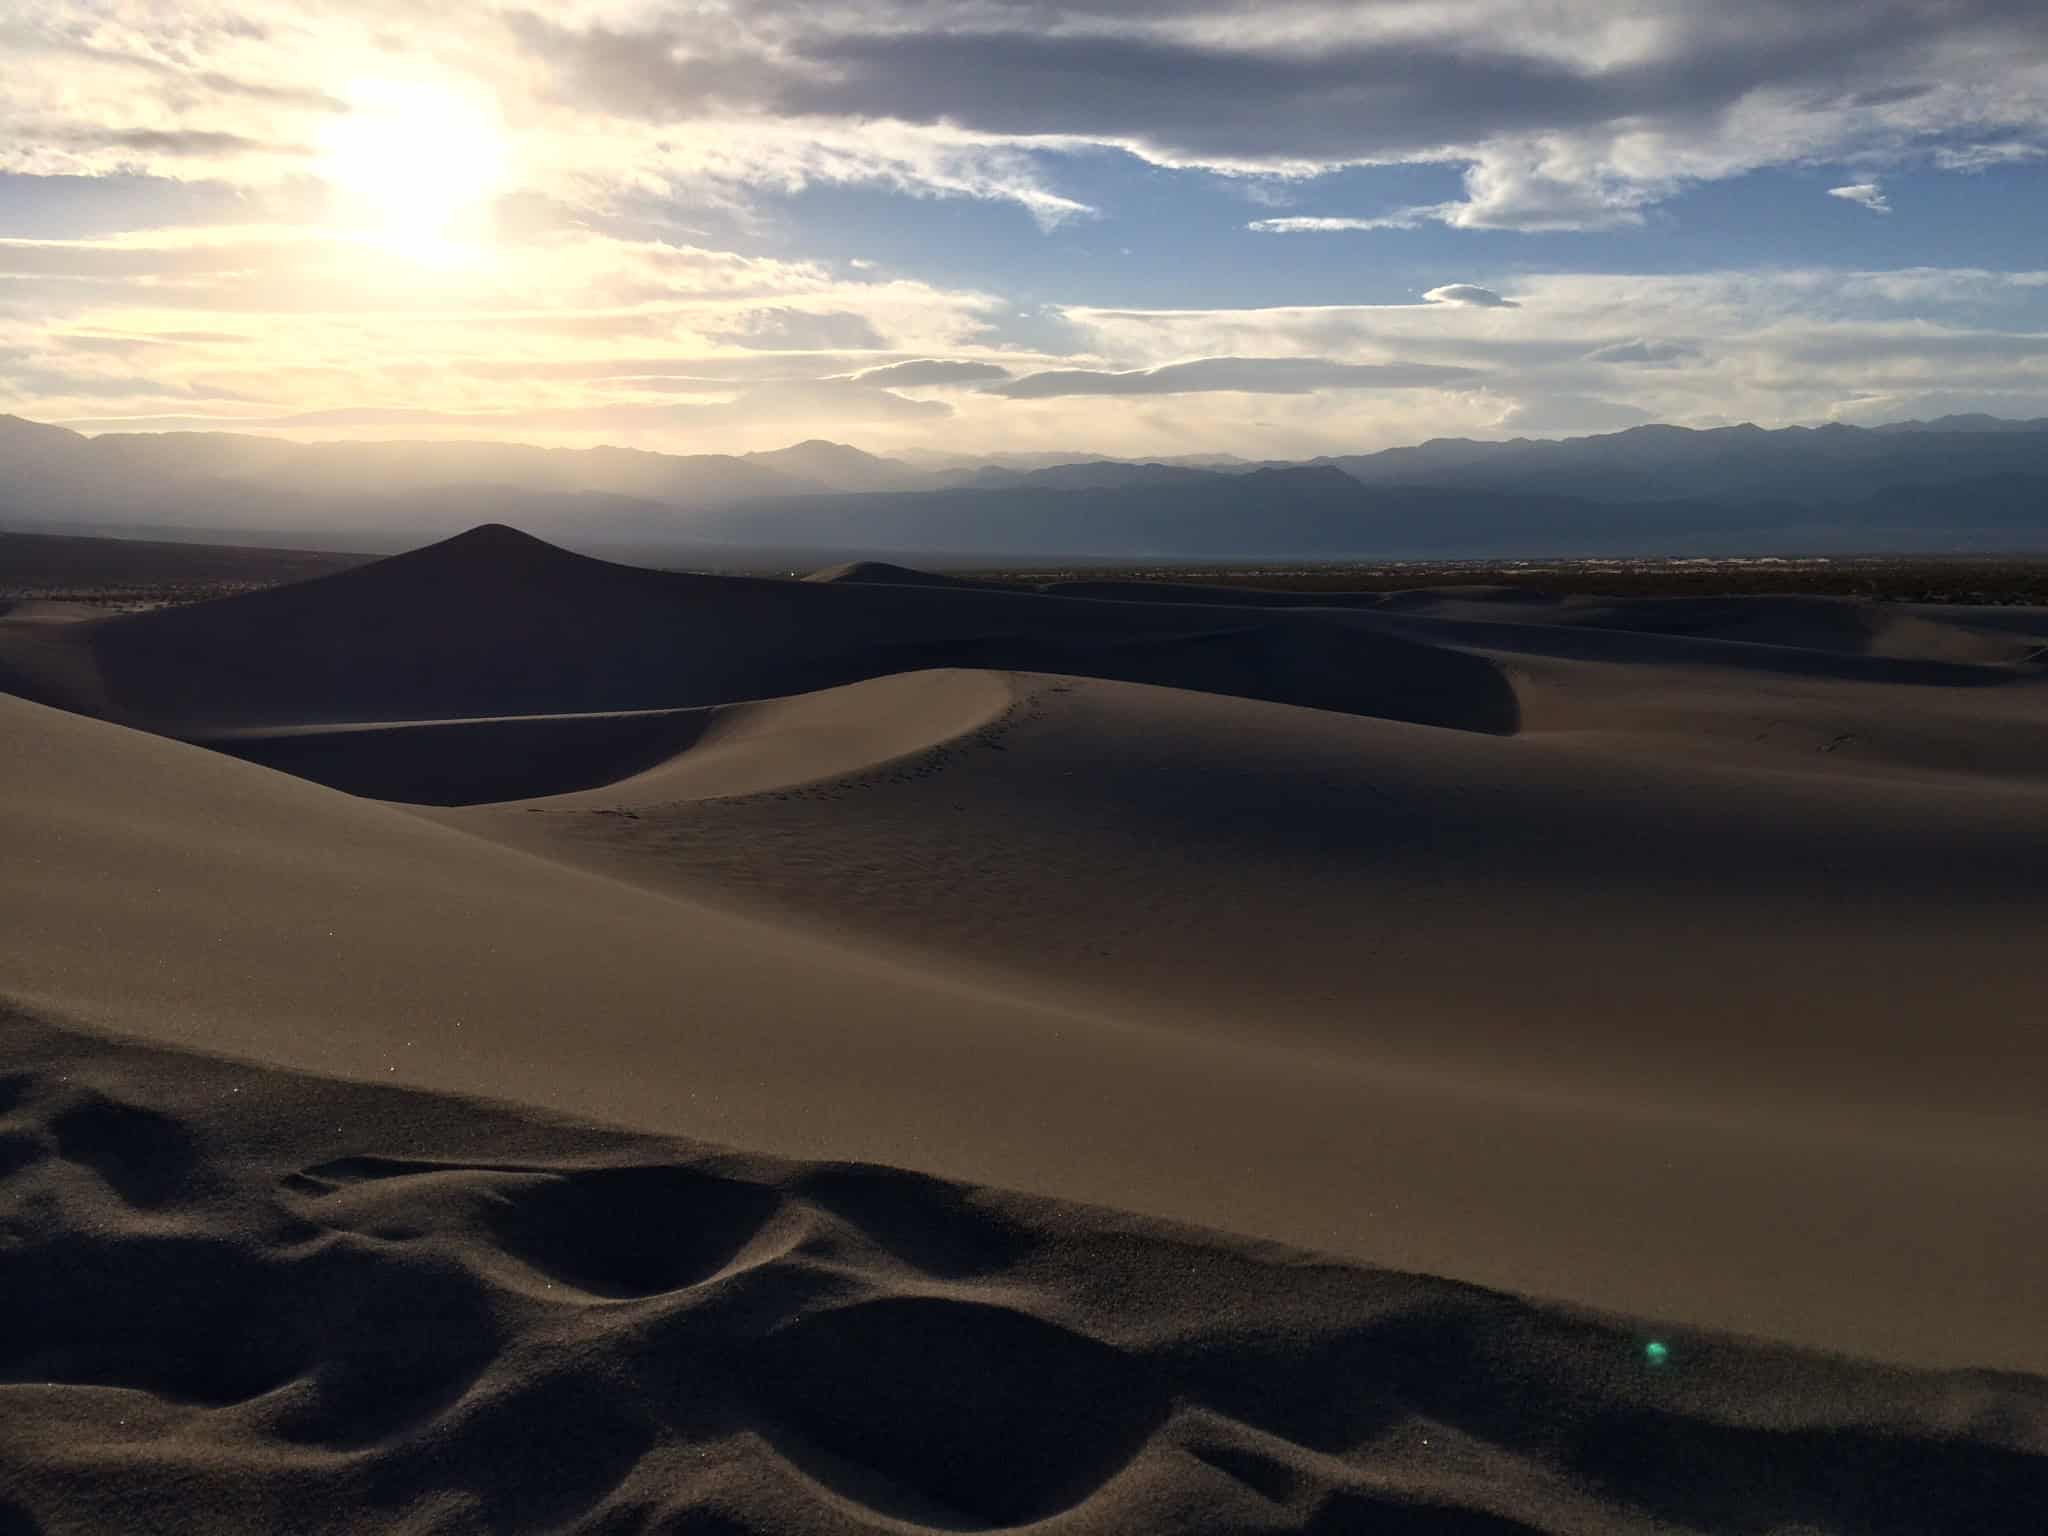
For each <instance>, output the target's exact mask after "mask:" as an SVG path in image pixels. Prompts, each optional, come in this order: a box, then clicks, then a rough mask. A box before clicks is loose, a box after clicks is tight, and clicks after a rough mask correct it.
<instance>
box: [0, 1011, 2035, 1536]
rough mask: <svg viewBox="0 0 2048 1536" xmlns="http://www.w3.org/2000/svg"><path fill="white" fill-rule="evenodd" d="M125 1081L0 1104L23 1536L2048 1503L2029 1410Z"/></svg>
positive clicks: (952, 1195)
mask: <svg viewBox="0 0 2048 1536" xmlns="http://www.w3.org/2000/svg"><path fill="white" fill-rule="evenodd" d="M95 1049H96V1050H97V1051H98V1052H99V1053H100V1055H99V1056H98V1057H95V1058H92V1059H89V1060H87V1061H86V1062H85V1064H84V1068H83V1070H78V1069H77V1064H76V1063H72V1064H70V1065H68V1066H67V1067H66V1069H65V1070H62V1071H59V1070H54V1069H50V1068H45V1069H40V1070H31V1071H28V1072H24V1073H18V1074H16V1075H14V1076H12V1077H10V1078H8V1079H6V1080H5V1081H4V1082H0V1146H4V1147H5V1148H6V1149H7V1150H6V1154H5V1156H4V1158H0V1275H4V1277H5V1285H6V1290H7V1305H6V1306H5V1307H4V1308H0V1531H22V1532H29V1531H37V1530H42V1529H51V1530H64V1531H67V1532H71V1531H99V1530H106V1531H114V1530H122V1529H132V1528H134V1527H133V1523H132V1522H133V1518H134V1516H135V1512H136V1511H138V1510H149V1511H151V1512H152V1514H151V1520H150V1524H151V1526H152V1528H154V1529H157V1530H162V1531H166V1532H185V1531H192V1532H197V1531H201V1530H205V1531H209V1532H233V1531H244V1530H247V1531H256V1530H282V1529H289V1530H294V1531H308V1532H314V1531H344V1530H371V1529H374V1530H387V1529H389V1530H407V1531H422V1532H424V1531H453V1532H482V1531H534V1532H538V1531H576V1532H592V1533H595V1532H606V1533H613V1532H627V1531H674V1532H680V1531H729V1532H741V1531H748V1532H752V1531H759V1532H768V1531H819V1532H864V1531H873V1532H879V1531H891V1532H897V1533H901V1532H904V1531H906V1530H912V1529H918V1528H924V1529H934V1530H954V1531H967V1530H994V1529H1006V1528H1010V1527H1015V1526H1023V1525H1030V1526H1032V1528H1033V1529H1035V1530H1040V1531H1044V1532H1061V1533H1080V1532H1091V1531H1103V1532H1107V1531H1118V1532H1122V1531H1146V1530H1172V1531H1196V1530H1200V1531H1217V1532H1280V1531H1317V1532H1340V1531H1343V1532H1349V1531H1371V1532H1393V1533H1398V1536H1408V1533H1413V1536H1425V1533H1426V1536H1534V1533H1557V1536H1563V1533H1567V1532H1590V1531H1601V1532H1608V1531H1614V1532H1644V1533H1647V1532H1651V1531H1666V1530H1673V1529H1682V1530H1686V1531H1702V1532H1723V1531H1725V1532H1731V1533H1732V1532H1744V1533H1750V1532H1763V1531H1792V1530H1797V1531H1800V1532H1802V1533H1805V1532H1823V1533H1829V1536H1908V1533H1913V1536H1926V1533H1933V1532H1943V1531H1955V1532H1970V1533H1972V1536H2005V1533H2010V1536H2020V1533H2023V1532H2033V1531H2036V1530H2038V1529H2039V1526H2038V1519H2039V1514H2040V1511H2041V1510H2042V1509H2043V1508H2044V1507H2048V1383H2043V1382H2040V1381H2037V1380H2033V1379H2028V1378H2020V1377H2001V1376H1994V1375H1990V1374H1988V1373H1958V1374H1951V1375H1932V1374H1926V1373H1913V1372H1905V1371H1894V1370H1885V1369H1879V1368H1876V1367H1872V1366H1864V1365H1859V1364H1854V1363H1851V1362H1845V1361H1841V1360H1836V1359H1831V1358H1827V1357H1819V1356H1810V1355H1800V1354H1796V1353H1794V1352H1791V1351H1787V1350H1783V1349H1776V1348H1770V1347H1766V1346H1762V1345H1757V1344H1752V1343H1747V1342H1744V1341H1740V1340H1735V1339H1729V1338H1722V1337H1716V1336H1712V1335H1693V1334H1689V1333H1686V1332H1684V1331H1682V1330H1681V1331H1678V1332H1675V1333H1670V1334H1665V1335H1662V1336H1661V1337H1662V1338H1663V1339H1664V1340H1665V1341H1667V1342H1666V1349H1667V1354H1666V1355H1665V1356H1664V1357H1663V1358H1662V1359H1661V1361H1660V1360H1659V1359H1658V1358H1657V1357H1655V1356H1653V1355H1651V1354H1646V1352H1645V1350H1644V1347H1643V1341H1644V1340H1645V1339H1646V1338H1647V1337H1649V1336H1650V1334H1649V1332H1648V1330H1646V1329H1644V1328H1640V1327H1637V1326H1634V1325H1631V1324H1629V1323H1627V1322H1624V1321H1617V1320H1613V1319H1606V1318H1600V1317H1593V1316H1588V1315H1584V1314H1578V1313H1572V1312H1568V1311H1564V1310H1560V1309H1554V1308H1547V1307H1541V1306H1537V1305H1535V1304H1532V1303H1529V1302H1525V1301H1522V1300H1519V1299H1516V1298H1513V1297H1509V1296H1504V1295H1500V1294H1498V1293H1493V1292H1488V1291H1483V1290H1479V1289H1476V1288H1473V1287H1469V1286H1462V1285H1457V1284H1453V1283H1450V1282H1445V1281H1437V1280H1431V1279H1427V1278H1422V1277H1417V1276H1411V1275H1399V1274H1393V1273H1389V1272H1382V1271H1373V1270H1368V1269H1362V1268H1357V1267H1350V1266H1344V1265H1339V1264H1334V1263H1325V1262H1320V1261H1316V1260H1313V1259H1311V1258H1309V1257H1307V1256H1304V1255H1299V1254H1295V1253H1292V1252H1287V1251H1282V1250H1276V1249H1272V1248H1267V1247H1256V1246H1252V1245H1245V1244H1237V1243H1233V1242H1232V1241H1231V1240H1228V1239H1224V1238H1221V1237H1218V1236H1214V1235H1211V1234H1204V1233H1198V1232H1192V1231H1189V1230H1186V1229H1180V1228H1174V1227H1169V1226H1165V1225H1162V1224H1155V1223H1149V1222H1142V1221H1139V1220H1137V1219H1135V1218H1127V1217H1120V1216H1115V1215H1112V1214H1111V1213H1107V1212H1100V1211H1091V1210H1085V1209H1081V1208H1076V1207H1071V1206H1063V1205H1058V1204H1055V1203H1052V1202H1047V1201H1042V1200H1037V1199H1032V1198H1027V1197H1023V1196H1012V1195H1005V1194H1001V1193H998V1192H994V1191H988V1190H981V1189H975V1188H970V1187H967V1186H961V1185H956V1184H950V1183H947V1182H945V1181H941V1180H937V1179H932V1178H928V1177H923V1176H919V1175H914V1174H907V1173H900V1172H896V1171H893V1170H888V1169H881V1168H873V1167H865V1166H854V1165H836V1164H793V1163H784V1162H778V1161H775V1160H771V1159H763V1158H751V1157H740V1156H737V1155H732V1154H723V1153H717V1152H712V1151H707V1150H704V1149H700V1148H695V1147H691V1146H688V1145H686V1144H682V1143H673V1142H661V1143H653V1142H648V1141H645V1140H641V1141H631V1140H628V1139H627V1138H625V1137H623V1136H612V1135H611V1134H610V1133H601V1132H595V1131H590V1130H585V1129H576V1130H574V1131H573V1133H572V1131H571V1130H569V1129H556V1128H553V1127H551V1125H550V1124H548V1123H545V1122H540V1123H536V1122H533V1121H529V1120H521V1119H518V1118H517V1117H515V1116H514V1115H512V1114H511V1113H510V1112H506V1111H498V1110H489V1109H486V1108H484V1107H481V1106H473V1105H468V1104H465V1103H462V1102H460V1101H454V1100H442V1099H436V1098H431V1097H429V1096H426V1095H421V1094H416V1093H406V1092H403V1091H400V1090H391V1089H376V1088H351V1087H340V1086H337V1085H318V1087H317V1089H314V1088H308V1087H307V1086H306V1083H307V1082H308V1081H309V1080H301V1079H295V1078H291V1077H288V1076H287V1075H285V1074H281V1073H274V1072H263V1071H258V1070H255V1069H249V1068H240V1067H232V1066H227V1065H223V1064H216V1063H203V1064H198V1063H195V1064H190V1065H188V1066H186V1067H184V1068H182V1069H181V1070H183V1071H184V1072H185V1073H186V1074H187V1075H186V1076H185V1077H184V1078H183V1079H181V1081H180V1082H179V1084H178V1087H177V1097H176V1098H175V1101H171V1099H170V1098H169V1097H167V1096H166V1097H164V1098H161V1099H159V1101H157V1102H152V1099H154V1098H158V1095H157V1094H156V1092H155V1091H154V1090H153V1087H152V1085H153V1084H154V1083H156V1081H157V1079H156V1078H155V1077H153V1076H152V1075H151V1073H150V1072H149V1071H147V1070H140V1069H137V1070H125V1071H114V1070H110V1069H108V1068H107V1066H106V1062H107V1061H108V1060H112V1061H114V1063H115V1065H116V1066H119V1065H120V1064H121V1062H122V1060H123V1059H124V1058H122V1057H121V1055H120V1053H121V1052H124V1051H125V1052H127V1053H128V1055H129V1056H132V1057H135V1058H137V1059H139V1060H141V1061H143V1063H144V1065H145V1067H146V1066H147V1063H148V1060H149V1053H146V1052H142V1051H140V1050H136V1049H135V1048H131V1047H104V1046H102V1047H96V1048H95ZM195 1078H196V1081H195V1080H194V1079H195ZM309 1095H311V1097H309ZM309 1103H317V1104H319V1106H320V1113H319V1114H318V1115H314V1114H310V1113H307V1112H306V1107H305V1106H306V1105H307V1104H309ZM195 1106H196V1107H195ZM221 1106H228V1107H226V1108H222V1107H221ZM399 1127H403V1128H404V1129H403V1130H402V1131H400V1130H398V1129H397V1128H399ZM380 1128H381V1129H380ZM400 1138H402V1140H403V1141H404V1143H405V1144H406V1145H405V1147H404V1149H403V1150H399V1149H395V1148H394V1149H389V1150H387V1149H386V1147H389V1146H390V1144H391V1143H392V1142H393V1141H394V1140H397V1139H400ZM344 1142H347V1143H353V1146H352V1147H348V1148H345V1147H344V1146H343V1145H342V1143H344ZM380 1142H381V1143H384V1144H385V1147H380V1146H379V1143H380ZM252 1147H260V1151H251V1150H250V1149H251V1148H252Z"/></svg>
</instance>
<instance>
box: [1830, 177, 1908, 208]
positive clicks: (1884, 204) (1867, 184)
mask: <svg viewBox="0 0 2048 1536" xmlns="http://www.w3.org/2000/svg"><path fill="white" fill-rule="evenodd" d="M1828 196H1829V197H1839V198H1840V199H1841V200H1842V201H1843V202H1845V203H1854V204H1856V205H1857V206H1858V207H1860V208H1868V209H1869V210H1870V211H1871V212H1872V213H1890V212H1891V211H1892V205H1891V203H1890V201H1889V200H1888V199H1887V198H1886V197H1885V195H1884V188H1883V187H1881V186H1879V185H1878V184H1877V183H1876V182H1874V181H1859V182H1856V183H1854V184H1853V185H1851V186H1846V187H1829V188H1828Z"/></svg>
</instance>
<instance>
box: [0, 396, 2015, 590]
mask: <svg viewBox="0 0 2048 1536" xmlns="http://www.w3.org/2000/svg"><path fill="white" fill-rule="evenodd" d="M926 462H927V464H929V462H930V461H929V460H927V461H926ZM0 483H4V485H5V487H6V489H5V491H4V493H0V525H4V526H9V527H14V528H18V529H59V530H64V531H91V530H99V531H107V532H125V533H130V534H151V535H161V534H164V533H179V532H182V533H183V534H184V535H185V536H188V537H197V538H221V539H227V540H234V539H240V540H242V541H244V542H250V541H260V542H275V543H298V544H311V545H317V546H319V547H325V548H335V549H379V548H394V547H399V546H402V545H404V544H406V543H410V542H416V541H417V540H419V539H421V538H427V537H434V536H436V535H444V534H448V533H452V532H454V531H456V530H457V529H461V528H466V527H470V526H473V525H475V524H477V523H480V522H490V521H499V522H502V521H507V520H511V521H516V522H518V523H519V524H520V525H522V526H524V527H529V528H532V529H534V530H536V531H537V532H539V533H542V534H544V535H545V536H547V537H549V538H551V539H555V540H558V541H560V542H563V543H566V544H569V545H571V546H573V547H576V548H581V549H594V550H612V551H618V550H627V549H630V550H633V551H635V552H636V553H637V554H638V555H640V556H642V557H645V556H648V555H650V554H654V553H657V552H662V551H667V552H669V553H671V554H672V555H673V556H674V558H675V561H676V562H677V563H710V564H716V563H720V560H719V557H720V556H721V555H728V556H731V557H732V559H740V558H757V557H760V556H763V555H766V556H768V557H769V558H770V559H771V560H779V559H780V558H781V556H782V554H783V553H785V552H786V553H788V555H789V557H790V558H791V560H792V563H797V562H798V555H799V552H801V557H802V560H804V561H808V562H809V563H823V562H825V561H828V560H839V559H847V558H858V557H860V556H863V555H867V554H883V555H932V554H942V555H952V556H960V557H968V556H974V557H981V558H989V559H1012V558H1015V559H1034V558H1044V559H1057V558H1064V557H1077V558H1079V557H1092V558H1107V559H1115V558H1143V559H1191V560H1192V559H1261V558H1264V559H1290V558H1299V559H1337V558H1348V557H1374V556H1392V557H1405V556H1425V555H1436V556H1444V555H1458V556H1474V557H1479V556H1498V555H1542V554H1618V555H1619V554H1643V553H1672V552H1680V553H1686V552H1690V553H1702V554H1710V553H1737V552H1767V551H1772V550H1778V551H1792V550H1798V551H1814V552H1825V551H1831V550H1832V551H1845V550H1898V551H1942V550H1956V551H1964V550H1986V549H2038V548H2048V421H2037V422H2010V421H1999V420H1997V419H1996V418H1988V417H1977V416H1957V417H1945V418H1942V419H1941V420H1938V421H1931V422H1903V423H1897V424H1894V425H1892V426H1888V427H1884V428H1859V427H1848V426H1828V427H1820V428H1800V427H1792V428H1784V429H1780V430H1777V431H1766V430H1764V429H1762V428H1759V427H1755V426H1741V427H1726V428H1718V429H1714V430H1709V431H1693V430H1690V429H1687V428H1682V427H1670V426H1647V427H1635V428H1631V429H1630V430H1628V431H1625V432H1615V433H1609V434H1605V435H1601V436H1595V437H1581V438H1570V439H1565V440H1562V441H1548V440H1533V439H1526V438H1521V439H1515V440H1513V441H1508V442H1479V441H1472V440H1466V439H1438V440H1435V441H1432V442H1428V443H1423V444H1420V445H1418V446H1416V447H1412V448H1395V449H1389V450H1386V451H1384V452H1381V453H1374V454H1363V455H1351V456H1343V457H1336V458H1330V459H1324V460H1318V461H1316V462H1314V463H1311V464H1291V465H1290V464H1272V465H1262V466H1254V465H1250V464H1246V463H1243V462H1232V463H1229V464H1227V465H1224V466H1221V467H1214V468H1206V467H1201V466H1198V465H1195V464H1190V463H1186V462H1181V463H1176V464H1167V463H1160V462H1143V463H1131V462H1125V461H1120V460H1111V459H1099V458H1091V459H1082V460H1077V461H1074V462H1068V463H1060V464H1046V465H1039V464H1035V463H1033V462H1032V461H1031V460H1029V459H1026V460H1024V461H1023V462H1018V461H1016V460H1014V459H1013V460H1011V461H1010V462H1007V463H1000V464H999V463H987V462H985V463H982V464H980V465H978V466H976V465H971V464H969V465H959V466H955V467H953V468H950V469H942V468H935V467H924V466H921V465H916V464H911V463H907V462H905V461H903V460H899V459H890V458H883V457H880V456H877V455H875V454H870V453H865V452H863V451H861V450H859V449H857V448H851V447H848V446H846V445H844V444H839V443H830V442H824V441H818V440H813V441H810V442H804V443H798V444H796V445H794V446H792V447H789V448H785V449H779V450H775V451H773V452H763V453H750V454H745V455H738V456H735V455H728V454H689V455H677V454H661V453H648V452H642V451H638V450H633V449H624V448H594V449H551V448H540V447H535V446H531V445H527V444H515V443H462V442H451V443H442V442H383V443H321V444H303V443H290V442H281V441H277V440H275V439H269V438H259V437H250V436H243V435H237V434H232V433H190V432H181V433H166V434H161V435H151V434H134V433H130V434H113V435H108V436H102V437H97V438H87V437H83V436H81V435H79V434H78V433H75V432H69V431H65V430H63V429H61V428H57V427H51V426H45V425H42V424H39V423H35V422H29V421H23V420H21V419H20V418H17V417H0ZM259 534H260V535H261V536H262V538H261V540H256V539H255V536H256V535H259ZM726 563H731V561H730V560H728V561H727V562H726Z"/></svg>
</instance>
